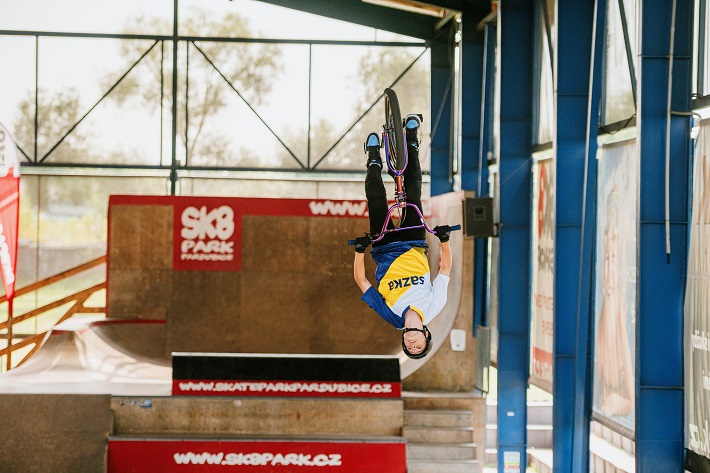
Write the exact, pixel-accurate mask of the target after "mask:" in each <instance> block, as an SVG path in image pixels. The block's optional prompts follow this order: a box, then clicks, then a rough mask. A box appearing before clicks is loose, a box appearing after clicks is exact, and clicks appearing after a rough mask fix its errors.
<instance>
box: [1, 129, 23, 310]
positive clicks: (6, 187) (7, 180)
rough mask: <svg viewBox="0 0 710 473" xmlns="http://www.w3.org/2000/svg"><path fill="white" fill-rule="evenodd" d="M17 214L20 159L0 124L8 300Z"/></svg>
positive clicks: (3, 248)
mask: <svg viewBox="0 0 710 473" xmlns="http://www.w3.org/2000/svg"><path fill="white" fill-rule="evenodd" d="M19 215H20V161H19V160H18V158H17V145H16V144H15V141H14V140H13V139H12V136H10V133H9V132H8V131H7V130H6V129H5V127H3V126H2V124H0V273H2V280H3V283H4V284H5V295H6V296H7V299H8V300H12V297H13V296H14V294H15V275H16V270H17V230H18V225H19Z"/></svg>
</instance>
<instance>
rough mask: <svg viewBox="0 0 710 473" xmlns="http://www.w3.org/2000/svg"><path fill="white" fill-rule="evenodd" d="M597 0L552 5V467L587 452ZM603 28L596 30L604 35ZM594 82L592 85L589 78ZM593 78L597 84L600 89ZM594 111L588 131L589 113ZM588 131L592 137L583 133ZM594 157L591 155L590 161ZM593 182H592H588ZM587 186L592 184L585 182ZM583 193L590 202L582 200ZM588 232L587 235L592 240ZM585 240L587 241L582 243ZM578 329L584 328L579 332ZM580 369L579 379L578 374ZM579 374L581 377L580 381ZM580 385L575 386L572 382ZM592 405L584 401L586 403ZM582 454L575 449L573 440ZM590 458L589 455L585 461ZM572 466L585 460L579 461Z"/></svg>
mask: <svg viewBox="0 0 710 473" xmlns="http://www.w3.org/2000/svg"><path fill="white" fill-rule="evenodd" d="M594 7H595V0H558V2H557V28H556V31H557V41H556V42H555V44H556V45H557V55H558V59H557V67H558V70H557V92H556V103H557V110H556V125H555V127H556V130H557V133H556V142H555V149H556V153H557V154H556V158H555V159H556V162H555V164H556V173H555V176H556V199H555V200H556V207H555V209H556V210H555V217H556V232H555V290H554V297H555V327H554V333H555V350H554V383H553V396H554V400H555V402H554V405H553V430H552V432H553V434H552V436H553V471H554V472H556V473H567V472H570V471H585V470H584V469H575V468H574V467H573V463H575V461H574V458H575V456H579V455H583V456H586V457H587V458H588V455H586V452H587V451H588V449H589V410H588V409H586V410H581V411H578V410H576V409H575V405H576V404H577V402H578V400H579V398H580V397H581V398H587V401H588V398H589V393H590V392H591V389H590V387H591V386H590V384H591V372H590V371H589V366H588V364H585V363H580V362H579V360H585V361H586V360H587V357H588V348H589V346H588V344H587V343H585V341H586V340H587V338H588V330H587V329H588V327H589V324H590V320H591V319H592V318H593V313H592V311H591V306H590V304H589V303H588V301H589V300H590V291H591V284H590V279H591V277H590V276H591V273H592V271H593V270H594V267H593V266H592V264H591V261H592V258H591V254H592V253H591V252H590V251H587V252H586V253H587V254H585V248H588V247H589V246H590V245H588V244H587V245H583V244H582V241H583V240H585V234H589V233H590V232H588V231H587V230H588V229H589V227H591V228H593V227H594V212H586V210H587V209H586V208H585V205H586V204H587V203H589V202H593V201H594V200H595V195H596V188H595V185H594V184H595V181H596V172H591V173H588V172H586V171H587V170H588V169H587V166H588V163H590V164H591V165H592V166H595V167H596V160H595V159H594V153H591V152H590V151H591V150H589V149H588V143H587V140H588V139H590V140H591V141H593V142H595V143H596V132H597V130H596V123H597V120H596V117H597V116H598V115H597V114H598V109H599V106H598V95H599V94H598V93H597V105H596V108H594V107H589V103H590V102H589V99H590V93H591V90H590V72H591V71H593V70H594V69H592V67H593V65H594V63H592V54H593V52H594V51H595V48H594V47H593V46H594V45H593V43H592V42H593V40H594V37H593V31H594V24H595V22H594V18H595V17H594V14H595V8H594ZM603 32H604V30H603V29H601V30H600V31H599V33H600V37H603ZM592 84H594V83H593V82H592ZM598 84H599V82H598V81H596V87H597V89H598V88H599V85H598ZM588 110H595V112H593V113H592V117H593V118H592V123H593V124H594V130H593V134H591V133H589V132H591V131H592V130H590V126H589V120H588V118H587V111H588ZM588 134H589V135H591V136H589V137H588ZM590 156H591V158H592V159H588V158H589V157H590ZM590 179H591V180H592V182H591V183H590ZM590 184H591V185H590ZM585 197H586V199H587V200H585ZM592 235H593V232H591V235H589V237H590V238H593V236H592ZM586 241H587V242H588V241H589V240H586ZM580 329H583V330H580ZM580 341H581V342H582V343H579V342H580ZM578 369H581V370H582V373H583V374H584V376H582V377H578V376H577V370H578ZM580 378H581V379H580ZM578 380H581V381H582V384H580V385H578V383H577V381H578ZM586 405H587V406H588V405H589V402H586ZM577 435H579V436H581V437H582V439H578V440H580V442H579V444H580V446H582V447H583V452H582V451H579V450H575V445H576V443H575V439H576V436H577ZM587 461H588V460H587ZM577 463H580V464H584V463H583V460H580V461H578V462H577Z"/></svg>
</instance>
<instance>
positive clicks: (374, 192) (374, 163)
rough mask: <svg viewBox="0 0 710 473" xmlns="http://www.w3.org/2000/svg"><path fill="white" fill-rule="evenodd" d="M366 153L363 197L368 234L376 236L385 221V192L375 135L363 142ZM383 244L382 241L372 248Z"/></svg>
mask: <svg viewBox="0 0 710 473" xmlns="http://www.w3.org/2000/svg"><path fill="white" fill-rule="evenodd" d="M365 152H366V153H367V175H366V176H365V195H366V197H367V206H368V211H369V213H370V234H372V235H377V234H379V233H380V232H381V231H382V226H383V225H384V224H385V220H386V219H387V209H388V206H387V191H386V190H385V184H384V183H383V182H382V158H381V156H380V141H379V138H378V137H377V134H375V133H370V135H369V136H368V137H367V140H366V141H365ZM381 244H384V239H383V240H380V241H379V242H377V243H375V244H374V245H373V246H379V245H381Z"/></svg>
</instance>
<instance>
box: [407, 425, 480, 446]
mask: <svg viewBox="0 0 710 473" xmlns="http://www.w3.org/2000/svg"><path fill="white" fill-rule="evenodd" d="M402 437H405V438H406V439H407V441H408V442H414V443H473V441H474V440H473V427H428V426H405V427H403V428H402Z"/></svg>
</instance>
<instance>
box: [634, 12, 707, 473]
mask: <svg viewBox="0 0 710 473" xmlns="http://www.w3.org/2000/svg"><path fill="white" fill-rule="evenodd" d="M674 3H675V2H674V1H673V0H643V1H642V2H641V4H640V5H641V8H640V12H639V13H640V18H641V22H640V24H641V27H640V35H641V36H640V39H641V41H640V57H639V60H638V61H639V71H640V72H639V87H638V90H639V98H640V100H639V106H638V113H639V119H638V123H639V136H638V144H639V146H638V148H639V153H640V158H641V177H640V181H639V182H640V199H639V202H640V209H639V212H640V218H639V220H640V223H639V225H640V228H639V249H638V250H639V280H638V304H639V308H638V321H637V324H636V326H637V346H636V379H637V381H636V383H637V384H636V471H637V472H639V473H646V472H648V473H650V472H658V471H663V472H669V473H672V472H679V473H680V472H682V471H683V467H682V463H683V432H684V424H683V304H684V294H685V281H686V257H687V256H686V255H687V250H688V232H689V228H688V227H689V205H688V201H689V196H688V189H689V188H690V185H689V182H690V175H691V171H690V169H691V168H690V162H691V160H690V149H689V143H690V118H689V117H688V116H678V115H671V116H670V120H667V119H668V118H669V117H668V115H667V113H668V110H667V98H668V96H667V91H668V88H669V87H668V83H669V82H668V81H669V66H670V65H672V71H673V75H672V77H673V81H672V89H671V101H670V105H671V108H672V110H674V111H684V112H687V111H689V110H690V105H691V83H692V81H691V70H692V64H691V56H692V32H693V21H692V16H693V12H692V5H691V3H692V2H677V5H674ZM674 7H675V8H676V10H675V17H676V22H675V25H672V22H671V18H672V17H673V16H674V15H673V10H674ZM673 27H675V28H673ZM673 29H675V38H674V40H673V41H671V32H672V31H673ZM671 44H674V50H675V51H674V57H671V56H669V52H670V51H671ZM671 60H672V62H671ZM668 121H669V122H670V123H669V125H670V134H669V135H668V136H669V137H670V147H669V159H670V161H669V163H668V164H669V166H667V165H666V146H665V145H666V126H667V122H668ZM667 171H668V172H669V173H670V174H669V178H668V179H669V188H670V193H669V219H670V225H669V227H670V254H669V255H668V257H667V255H666V241H665V238H666V229H665V220H666V217H667V216H666V212H665V208H666V204H665V198H664V197H665V188H666V185H665V179H666V172H667ZM659 413H663V414H662V415H659Z"/></svg>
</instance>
